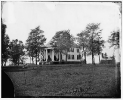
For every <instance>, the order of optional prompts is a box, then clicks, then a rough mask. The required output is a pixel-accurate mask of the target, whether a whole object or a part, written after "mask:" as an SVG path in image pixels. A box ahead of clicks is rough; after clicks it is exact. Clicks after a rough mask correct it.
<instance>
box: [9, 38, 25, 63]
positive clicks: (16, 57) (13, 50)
mask: <svg viewBox="0 0 123 100" xmlns="http://www.w3.org/2000/svg"><path fill="white" fill-rule="evenodd" d="M24 54H25V53H24V45H23V42H22V41H20V40H18V39H15V40H12V42H10V58H11V61H12V62H13V63H14V64H15V65H16V64H18V65H19V62H20V58H21V56H23V55H24Z"/></svg>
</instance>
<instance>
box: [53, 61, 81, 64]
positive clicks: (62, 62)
mask: <svg viewBox="0 0 123 100" xmlns="http://www.w3.org/2000/svg"><path fill="white" fill-rule="evenodd" d="M81 63H82V62H81V61H61V62H59V61H54V62H51V64H81Z"/></svg>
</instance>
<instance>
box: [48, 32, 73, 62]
mask: <svg viewBox="0 0 123 100" xmlns="http://www.w3.org/2000/svg"><path fill="white" fill-rule="evenodd" d="M50 44H51V45H52V46H54V48H55V51H58V52H60V55H61V53H63V54H65V55H66V61H67V55H68V51H69V49H70V48H71V47H72V46H73V44H74V38H73V36H72V35H71V34H70V30H62V31H58V32H56V34H55V36H54V37H53V38H52V41H51V43H50ZM60 61H61V58H60Z"/></svg>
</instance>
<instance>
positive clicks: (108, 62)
mask: <svg viewBox="0 0 123 100" xmlns="http://www.w3.org/2000/svg"><path fill="white" fill-rule="evenodd" d="M100 64H115V61H114V60H101V61H100Z"/></svg>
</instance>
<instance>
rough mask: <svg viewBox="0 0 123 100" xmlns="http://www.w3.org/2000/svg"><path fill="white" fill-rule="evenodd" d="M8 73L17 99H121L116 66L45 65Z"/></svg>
mask: <svg viewBox="0 0 123 100" xmlns="http://www.w3.org/2000/svg"><path fill="white" fill-rule="evenodd" d="M118 73H120V72H119V71H118ZM7 74H8V75H9V77H11V80H12V81H13V83H14V86H15V91H16V95H17V96H18V97H99V98H100V97H105V98H110V97H119V96H120V94H119V93H120V92H119V90H118V88H117V87H119V86H120V85H119V83H120V81H119V79H120V74H118V75H116V68H115V67H114V65H61V66H60V65H59V66H58V65H57V66H43V67H38V68H35V69H28V70H25V71H16V72H7Z"/></svg>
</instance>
